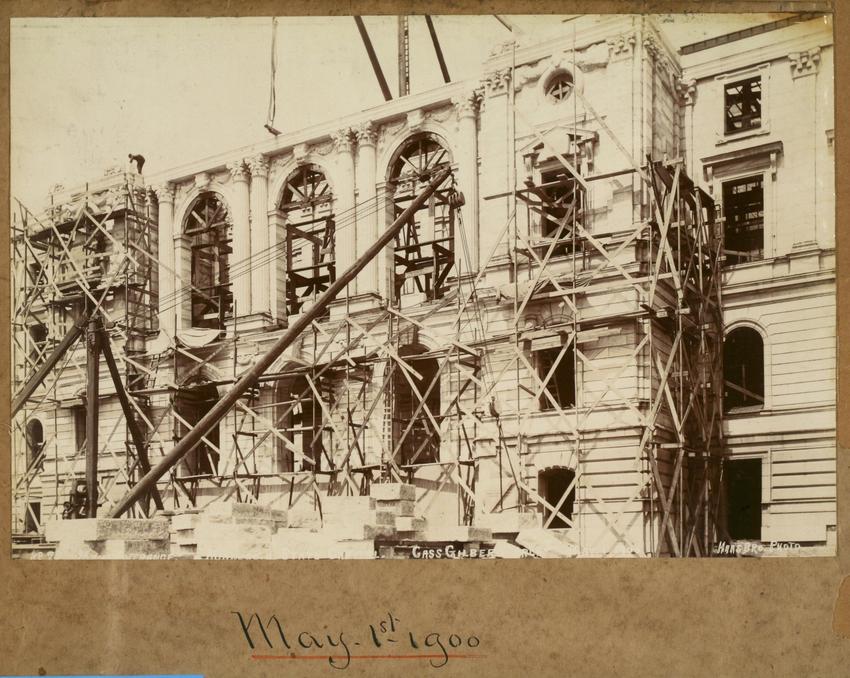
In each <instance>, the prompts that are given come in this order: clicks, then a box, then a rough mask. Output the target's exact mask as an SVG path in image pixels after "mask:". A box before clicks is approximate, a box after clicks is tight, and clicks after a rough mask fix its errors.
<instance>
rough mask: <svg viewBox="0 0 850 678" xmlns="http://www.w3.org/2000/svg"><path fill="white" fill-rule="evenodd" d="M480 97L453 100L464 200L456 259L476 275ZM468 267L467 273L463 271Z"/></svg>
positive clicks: (475, 93) (473, 94) (469, 95)
mask: <svg viewBox="0 0 850 678" xmlns="http://www.w3.org/2000/svg"><path fill="white" fill-rule="evenodd" d="M480 101H481V93H480V92H479V91H478V90H472V91H470V92H465V93H464V94H462V95H461V96H459V97H457V98H455V99H454V101H453V102H452V103H454V106H455V111H456V112H457V124H458V147H457V166H458V186H459V188H460V191H461V192H462V193H463V195H464V198H465V199H466V203H465V205H464V206H463V207H462V208H461V210H462V213H463V232H462V231H461V230H460V229H456V231H455V257H456V258H457V259H458V262H459V263H460V266H459V267H458V270H459V271H461V272H462V273H477V271H478V265H479V261H478V240H479V237H478V105H479V103H480ZM464 232H465V235H466V242H467V245H468V251H469V262H467V261H466V260H465V257H464V256H463V253H464V251H465V250H464V246H463V242H462V240H461V238H463V236H464ZM466 267H470V270H464V269H465V268H466Z"/></svg>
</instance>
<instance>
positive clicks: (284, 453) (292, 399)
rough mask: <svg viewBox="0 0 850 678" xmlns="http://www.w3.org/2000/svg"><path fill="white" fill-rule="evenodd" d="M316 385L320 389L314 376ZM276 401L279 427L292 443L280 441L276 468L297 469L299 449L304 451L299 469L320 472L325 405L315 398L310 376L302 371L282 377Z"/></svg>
mask: <svg viewBox="0 0 850 678" xmlns="http://www.w3.org/2000/svg"><path fill="white" fill-rule="evenodd" d="M311 378H312V377H311ZM313 385H314V386H315V387H316V389H317V390H320V389H321V384H320V383H319V384H317V383H316V382H315V380H314V382H313ZM320 392H321V391H320ZM275 402H276V403H277V405H276V411H277V416H276V420H277V426H278V431H279V432H280V433H281V434H282V435H283V436H284V437H285V438H286V439H287V440H288V441H289V442H290V443H291V447H289V446H287V445H286V444H285V443H284V442H283V441H281V440H278V441H277V446H276V457H277V458H276V463H275V465H276V469H275V470H276V471H277V472H280V473H286V472H289V471H294V470H296V465H295V453H296V452H297V453H298V454H300V455H301V464H300V467H299V468H298V470H300V471H312V472H314V473H318V472H319V471H321V470H322V456H323V451H324V441H323V439H322V438H323V433H324V429H323V427H322V405H321V403H319V402H318V401H317V400H316V395H315V393H314V392H313V389H312V387H311V386H310V383H309V382H308V380H307V377H306V376H304V375H299V376H297V377H288V378H285V379H281V380H280V381H279V382H278V385H277V389H276V398H275Z"/></svg>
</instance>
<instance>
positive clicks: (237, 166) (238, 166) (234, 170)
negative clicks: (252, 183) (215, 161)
mask: <svg viewBox="0 0 850 678" xmlns="http://www.w3.org/2000/svg"><path fill="white" fill-rule="evenodd" d="M227 171H228V172H230V178H231V179H233V181H248V168H247V167H246V166H245V161H244V160H234V161H233V162H229V163H227Z"/></svg>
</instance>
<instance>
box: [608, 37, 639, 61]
mask: <svg viewBox="0 0 850 678" xmlns="http://www.w3.org/2000/svg"><path fill="white" fill-rule="evenodd" d="M605 42H606V43H607V44H608V50H609V51H610V53H611V57H612V58H613V57H617V56H619V57H626V56H631V54H632V53H633V52H634V50H635V44H636V43H637V38H635V34H634V33H623V34H622V35H615V36H613V37H610V38H606V40H605Z"/></svg>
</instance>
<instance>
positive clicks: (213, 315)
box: [184, 193, 246, 329]
mask: <svg viewBox="0 0 850 678" xmlns="http://www.w3.org/2000/svg"><path fill="white" fill-rule="evenodd" d="M231 231H232V227H231V221H230V215H229V214H228V211H227V206H226V205H225V203H224V202H223V201H222V200H221V199H220V198H219V197H218V196H217V195H216V194H214V193H205V194H203V195H201V196H199V197H198V199H197V200H196V201H195V203H194V204H193V205H192V208H191V209H190V210H189V216H188V217H187V218H186V225H185V228H184V232H185V234H186V235H187V236H189V237H190V248H191V252H192V272H191V280H192V326H193V327H205V328H210V329H224V323H225V320H226V319H227V318H230V317H232V315H233V294H232V292H231V289H230V254H231V252H232V251H233V250H232V248H231V246H230V242H231ZM244 310H246V309H241V310H240V312H242V311H244Z"/></svg>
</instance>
